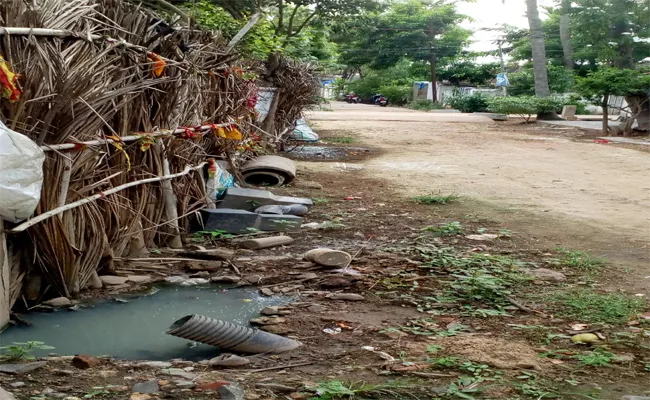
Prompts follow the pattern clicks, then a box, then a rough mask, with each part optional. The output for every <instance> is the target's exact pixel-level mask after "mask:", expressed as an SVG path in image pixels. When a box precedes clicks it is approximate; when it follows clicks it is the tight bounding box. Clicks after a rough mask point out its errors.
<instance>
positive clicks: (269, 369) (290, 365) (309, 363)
mask: <svg viewBox="0 0 650 400" xmlns="http://www.w3.org/2000/svg"><path fill="white" fill-rule="evenodd" d="M312 364H313V362H304V363H298V364H287V365H278V366H277V367H269V368H260V369H250V370H239V372H250V373H256V372H265V371H273V370H276V369H285V368H295V367H302V366H305V365H312Z"/></svg>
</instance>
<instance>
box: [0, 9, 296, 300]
mask: <svg viewBox="0 0 650 400" xmlns="http://www.w3.org/2000/svg"><path fill="white" fill-rule="evenodd" d="M0 26H2V27H4V28H0V54H1V55H3V57H4V59H5V60H6V61H7V65H8V66H9V67H10V68H11V69H12V70H13V71H14V72H16V73H17V74H20V78H19V79H18V86H19V89H20V91H21V92H22V93H21V95H20V98H19V99H18V100H16V101H8V100H6V99H3V100H1V101H0V113H1V117H2V120H3V121H4V122H5V124H6V125H7V126H8V127H9V128H11V129H13V130H15V131H17V132H20V133H22V134H25V135H27V136H28V137H29V138H31V139H32V140H33V141H35V142H36V143H37V144H38V145H40V146H41V147H42V149H43V150H44V151H45V153H46V161H45V166H44V174H45V181H44V187H43V191H42V195H41V201H40V204H39V206H38V208H37V210H36V213H35V216H34V217H33V218H32V219H31V220H29V221H28V222H27V223H24V224H22V225H19V226H16V225H12V226H6V228H7V229H8V230H9V232H10V234H9V241H8V243H9V254H10V256H11V257H10V258H11V265H10V266H9V269H10V271H11V272H10V278H9V279H8V280H6V274H5V276H4V278H5V280H4V281H5V282H8V284H9V287H8V288H5V289H10V296H9V298H8V300H9V303H10V305H13V304H14V302H15V301H16V300H17V299H19V298H21V299H22V300H23V301H24V302H25V304H28V303H29V304H33V303H34V302H38V301H39V300H41V299H42V297H43V296H47V297H51V296H53V295H62V296H70V297H74V296H76V295H77V294H78V293H79V291H80V290H81V289H83V288H84V287H85V286H86V285H87V284H88V283H89V281H90V280H91V278H93V276H94V275H96V273H97V271H98V270H101V269H110V268H112V260H113V259H114V258H119V257H128V256H138V255H142V254H145V253H147V248H151V247H158V246H168V245H171V246H173V247H179V246H181V237H182V234H183V233H184V232H186V231H187V228H188V224H189V217H191V216H192V215H193V213H194V212H195V211H197V210H198V209H200V208H202V207H204V206H205V205H206V188H205V183H204V182H205V180H204V174H205V163H206V161H207V160H208V159H209V158H217V159H223V160H226V161H228V162H229V163H230V165H231V166H233V167H236V164H237V163H238V162H240V161H241V160H242V159H244V158H246V157H248V154H249V153H247V151H246V150H245V148H251V147H254V146H252V145H253V143H252V142H253V141H254V140H256V138H257V135H264V132H263V131H260V130H259V129H257V128H256V127H255V124H256V120H255V114H254V109H253V107H254V98H255V96H256V93H257V87H256V84H255V82H254V81H253V80H251V77H250V76H249V75H248V74H247V73H246V71H245V70H242V69H241V65H239V61H238V60H237V55H236V54H232V53H230V52H229V51H228V42H227V41H226V40H225V39H224V38H221V37H220V36H219V35H218V34H215V33H213V32H205V31H198V30H193V29H189V28H183V29H170V27H169V26H168V25H167V24H165V23H164V21H163V20H162V19H161V18H160V17H159V16H157V15H154V14H153V13H152V12H151V11H150V10H147V9H143V8H140V7H139V6H137V5H134V4H130V3H126V2H122V1H118V0H35V1H24V0H5V1H3V2H1V3H0ZM20 28H29V29H20ZM253 79H254V78H253ZM294 107H295V108H296V109H297V108H300V105H299V104H298V103H296V105H295V106H294ZM303 107H304V105H303ZM291 115H293V114H291ZM253 132H255V133H256V134H257V135H256V134H253ZM270 136H271V137H272V136H274V135H273V134H271V135H270ZM271 141H272V140H271ZM0 256H1V254H0ZM0 258H2V257H0ZM23 283H25V286H26V287H25V290H23ZM1 289H2V288H0V290H1Z"/></svg>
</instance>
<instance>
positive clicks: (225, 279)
mask: <svg viewBox="0 0 650 400" xmlns="http://www.w3.org/2000/svg"><path fill="white" fill-rule="evenodd" d="M211 281H212V282H214V283H238V282H240V281H241V278H240V277H238V276H234V275H224V276H214V277H212V279H211Z"/></svg>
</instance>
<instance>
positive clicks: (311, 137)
mask: <svg viewBox="0 0 650 400" xmlns="http://www.w3.org/2000/svg"><path fill="white" fill-rule="evenodd" d="M289 138H290V139H293V140H301V141H304V142H318V134H317V133H316V132H314V131H313V130H312V129H311V127H310V126H309V125H307V121H305V120H304V119H302V118H301V119H299V120H298V121H296V128H295V129H294V130H293V132H291V134H289Z"/></svg>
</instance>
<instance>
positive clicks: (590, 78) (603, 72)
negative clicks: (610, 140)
mask: <svg viewBox="0 0 650 400" xmlns="http://www.w3.org/2000/svg"><path fill="white" fill-rule="evenodd" d="M576 88H577V89H578V92H579V93H580V94H581V95H582V96H584V97H585V98H588V99H590V100H591V101H593V102H594V103H596V104H600V106H601V107H602V108H603V133H605V134H607V132H608V125H607V122H608V114H607V105H608V101H609V97H610V96H612V95H615V96H627V97H638V98H640V99H643V102H642V103H641V104H637V105H636V106H637V108H640V109H641V110H640V111H636V115H635V117H636V119H637V121H638V123H639V128H640V129H642V130H648V129H649V128H650V107H648V95H649V94H650V93H649V92H650V74H644V73H643V72H641V71H638V70H633V69H625V68H607V67H605V68H600V69H598V70H596V71H594V72H591V73H589V74H588V75H587V76H586V77H583V78H578V79H577V82H576ZM633 113H635V111H633Z"/></svg>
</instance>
